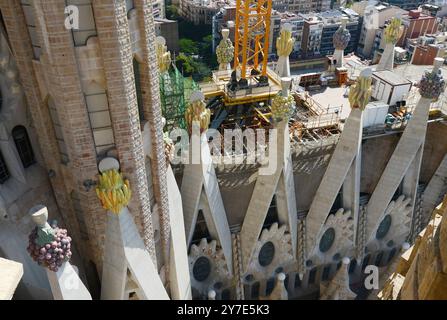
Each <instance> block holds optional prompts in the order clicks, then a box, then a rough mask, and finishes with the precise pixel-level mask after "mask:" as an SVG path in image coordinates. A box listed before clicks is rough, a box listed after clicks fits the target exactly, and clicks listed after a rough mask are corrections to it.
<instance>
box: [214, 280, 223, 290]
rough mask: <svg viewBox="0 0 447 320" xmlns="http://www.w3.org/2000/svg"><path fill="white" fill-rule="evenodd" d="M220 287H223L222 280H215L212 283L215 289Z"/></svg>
mask: <svg viewBox="0 0 447 320" xmlns="http://www.w3.org/2000/svg"><path fill="white" fill-rule="evenodd" d="M222 287H223V283H222V282H216V283H215V284H214V289H216V290H220V289H222Z"/></svg>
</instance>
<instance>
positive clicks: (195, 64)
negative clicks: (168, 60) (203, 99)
mask: <svg viewBox="0 0 447 320" xmlns="http://www.w3.org/2000/svg"><path fill="white" fill-rule="evenodd" d="M176 66H177V68H178V69H179V70H180V71H181V72H183V75H184V76H185V77H189V76H191V77H192V78H193V79H194V81H203V79H204V78H205V77H209V76H210V75H211V69H210V68H209V67H208V66H207V65H206V64H205V63H203V62H202V61H200V60H197V59H194V58H193V57H191V56H187V55H185V54H184V53H180V54H179V55H178V56H177V57H176Z"/></svg>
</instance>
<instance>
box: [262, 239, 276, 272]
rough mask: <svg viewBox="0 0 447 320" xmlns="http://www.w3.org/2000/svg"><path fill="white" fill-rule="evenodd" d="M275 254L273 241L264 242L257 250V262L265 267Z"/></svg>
mask: <svg viewBox="0 0 447 320" xmlns="http://www.w3.org/2000/svg"><path fill="white" fill-rule="evenodd" d="M274 256H275V245H274V244H273V242H271V241H269V242H266V243H265V244H264V245H263V246H262V248H261V251H259V256H258V260H259V264H260V265H261V266H263V267H267V266H268V265H269V264H270V263H272V261H273V257H274Z"/></svg>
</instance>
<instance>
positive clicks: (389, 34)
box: [376, 18, 403, 71]
mask: <svg viewBox="0 0 447 320" xmlns="http://www.w3.org/2000/svg"><path fill="white" fill-rule="evenodd" d="M401 24H402V21H401V20H400V19H399V18H393V19H391V22H390V24H389V25H388V26H387V27H386V29H385V32H384V37H385V50H383V53H382V56H381V58H380V61H379V64H378V65H377V68H376V71H381V70H393V67H394V48H395V47H396V43H397V41H398V40H399V38H400V37H401V35H402V32H403V27H402V26H401Z"/></svg>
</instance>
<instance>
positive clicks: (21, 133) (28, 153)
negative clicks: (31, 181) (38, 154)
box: [12, 126, 36, 168]
mask: <svg viewBox="0 0 447 320" xmlns="http://www.w3.org/2000/svg"><path fill="white" fill-rule="evenodd" d="M12 138H13V139H14V143H15V144H16V148H17V152H18V153H19V156H20V159H21V160H22V164H23V166H24V167H25V168H28V167H29V166H31V165H32V164H34V163H35V162H36V160H35V159H34V152H33V148H32V147H31V142H30V140H29V137H28V133H27V132H26V128H25V127H24V126H17V127H15V128H14V129H12Z"/></svg>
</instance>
